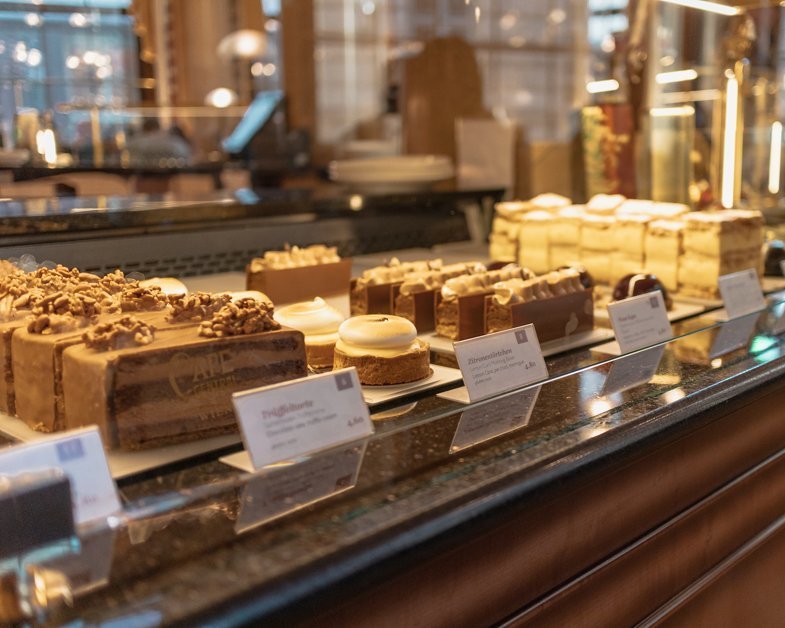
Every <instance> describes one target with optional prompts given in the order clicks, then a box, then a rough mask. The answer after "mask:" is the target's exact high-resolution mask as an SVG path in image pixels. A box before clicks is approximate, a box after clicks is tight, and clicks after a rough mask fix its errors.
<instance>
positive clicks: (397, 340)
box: [333, 314, 431, 386]
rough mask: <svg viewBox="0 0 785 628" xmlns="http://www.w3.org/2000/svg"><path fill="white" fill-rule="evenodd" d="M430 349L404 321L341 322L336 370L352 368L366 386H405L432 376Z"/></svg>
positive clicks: (361, 318) (373, 318)
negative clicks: (404, 384) (407, 383)
mask: <svg viewBox="0 0 785 628" xmlns="http://www.w3.org/2000/svg"><path fill="white" fill-rule="evenodd" d="M429 358H430V347H429V345H428V343H427V342H423V341H422V340H420V339H419V338H417V329H416V328H415V326H414V325H413V324H412V323H411V322H410V321H408V320H406V319H405V318H402V317H400V316H392V315H379V314H368V315H365V316H354V317H352V318H349V319H347V320H345V321H344V322H343V323H341V326H340V327H339V328H338V341H337V342H336V344H335V361H334V363H333V368H336V369H339V368H347V367H350V366H353V367H355V368H356V369H357V374H358V376H359V378H360V381H361V382H362V383H363V384H369V385H372V386H383V385H387V384H403V383H406V382H413V381H417V380H419V379H424V378H426V377H428V376H429V375H430V372H431V369H430V359H429Z"/></svg>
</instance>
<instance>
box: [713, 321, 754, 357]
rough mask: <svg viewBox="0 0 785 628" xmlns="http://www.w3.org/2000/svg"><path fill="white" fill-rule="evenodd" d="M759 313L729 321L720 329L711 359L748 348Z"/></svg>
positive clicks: (715, 339)
mask: <svg viewBox="0 0 785 628" xmlns="http://www.w3.org/2000/svg"><path fill="white" fill-rule="evenodd" d="M758 316H759V314H758V313H755V314H749V315H748V316H741V317H739V318H735V319H733V320H731V321H728V322H727V323H725V324H724V325H722V327H720V328H719V331H718V332H717V334H716V336H715V338H714V342H712V344H711V349H710V350H709V358H711V359H714V358H719V357H721V356H723V355H725V354H726V353H730V352H731V351H735V350H736V349H742V348H746V347H747V343H749V341H750V336H751V335H752V333H753V332H754V331H755V324H756V323H757V322H758Z"/></svg>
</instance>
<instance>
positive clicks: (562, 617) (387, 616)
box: [303, 382, 785, 627]
mask: <svg viewBox="0 0 785 628" xmlns="http://www.w3.org/2000/svg"><path fill="white" fill-rule="evenodd" d="M783 388H784V386H783V384H782V383H776V382H775V383H773V384H769V385H767V386H765V387H762V388H759V389H756V390H754V391H752V392H750V393H748V394H747V395H744V396H742V397H739V398H736V399H735V400H733V401H732V402H729V403H727V404H724V405H722V406H720V407H718V408H715V409H712V410H710V411H708V412H706V413H703V414H702V415H699V416H696V417H694V418H693V419H691V421H690V425H689V426H685V427H683V428H681V429H680V430H675V431H674V432H673V433H672V434H671V435H670V436H669V438H668V439H666V440H663V439H662V438H660V439H659V440H658V441H657V442H651V443H648V444H646V443H644V444H642V445H641V446H640V447H637V448H635V449H634V450H632V451H630V452H629V453H628V454H626V455H623V456H619V457H618V458H617V459H615V460H610V461H607V462H606V463H605V464H603V465H602V466H601V467H599V468H594V469H592V470H591V471H590V472H588V473H585V474H582V475H581V476H580V477H573V478H572V479H570V480H567V481H565V482H563V483H562V484H561V485H559V486H552V487H549V489H548V490H546V491H544V492H543V493H542V494H540V495H539V496H538V497H536V498H533V499H531V500H530V501H529V502H527V503H522V504H518V505H517V508H516V509H515V510H511V511H510V512H508V513H506V515H505V519H504V520H503V521H498V520H495V521H478V522H476V524H475V525H474V526H473V527H472V529H471V530H462V531H459V532H457V533H456V535H455V536H454V538H451V539H449V540H447V541H446V542H447V543H448V544H449V542H452V544H451V547H449V549H447V550H444V551H441V548H440V552H439V553H438V555H437V556H436V557H434V558H431V559H429V560H427V561H423V562H422V563H420V564H419V565H417V566H416V567H415V568H414V569H408V570H406V571H405V572H404V573H401V574H400V575H397V576H396V577H393V578H390V579H388V580H387V581H385V582H384V583H383V584H380V585H376V586H374V587H373V588H370V589H367V588H364V587H363V575H362V574H361V575H360V576H358V578H357V579H356V581H354V582H352V583H349V584H348V585H347V587H346V588H345V590H341V591H333V592H332V597H331V600H330V601H327V600H319V601H314V606H312V607H309V608H307V609H303V611H304V616H310V620H309V623H312V624H318V625H324V624H325V623H329V624H330V625H348V624H351V625H353V626H357V625H360V626H363V625H365V626H375V627H379V626H401V625H406V626H474V625H486V624H488V623H492V622H496V621H501V620H502V619H504V618H505V617H509V616H514V615H515V614H516V612H517V611H518V610H519V609H523V608H526V607H527V606H532V605H534V604H536V602H537V600H538V599H540V600H541V599H543V598H544V596H546V595H547V594H548V593H549V592H553V591H557V590H559V588H561V587H565V586H566V585H567V584H568V583H570V581H572V580H574V579H575V578H576V577H577V576H579V575H580V574H582V573H583V572H585V571H586V570H588V569H590V568H592V567H593V566H595V565H599V564H601V563H602V562H603V561H605V560H607V559H608V557H610V556H613V555H614V554H616V553H618V552H623V550H624V549H625V548H626V547H627V546H629V545H630V544H631V543H632V542H634V541H635V540H637V539H639V538H641V537H642V536H643V535H645V534H646V533H648V532H650V531H652V530H653V529H655V528H656V527H657V526H661V525H663V524H665V523H666V522H667V521H669V520H670V519H672V518H673V517H674V516H675V515H676V514H677V513H680V512H682V511H684V510H685V509H687V508H689V507H690V506H693V505H694V504H696V503H697V502H698V501H699V500H701V499H706V498H707V497H708V496H709V495H711V494H712V493H713V492H715V491H717V490H718V489H719V488H720V487H721V486H722V485H724V484H725V483H727V482H729V481H731V480H733V479H734V478H737V477H738V476H740V475H741V474H743V473H744V472H746V471H748V470H749V469H751V468H753V467H755V466H756V465H758V464H759V463H760V462H761V461H763V460H765V459H766V458H768V457H769V456H772V455H774V454H776V453H777V452H778V451H780V450H782V449H783V448H784V447H785V421H782V418H781V407H782V401H781V400H782V397H783ZM776 464H777V469H778V468H779V466H780V465H781V463H780V462H779V461H778V462H777V463H776ZM771 469H772V470H774V469H775V467H774V466H772V467H771ZM782 470H785V468H784V469H782ZM782 470H780V471H779V473H780V474H781V475H784V476H785V474H782V472H781V471H782ZM760 473H761V474H763V473H764V471H763V470H761V471H760ZM765 473H766V475H765V477H766V478H771V481H769V480H768V479H767V480H765V481H761V480H760V478H764V475H760V474H755V478H757V479H755V480H753V479H750V480H749V482H750V484H748V485H746V486H745V487H741V488H738V489H736V492H735V493H734V495H736V497H733V498H728V499H723V500H718V501H716V503H715V502H714V501H711V502H710V503H707V504H706V505H705V507H702V508H700V509H699V511H698V512H696V513H695V515H694V517H695V518H693V519H690V520H688V521H685V522H684V523H681V524H679V525H676V526H675V527H673V528H672V531H671V532H669V534H668V535H658V536H657V537H656V539H655V540H656V543H655V542H654V540H653V541H652V542H651V543H649V544H643V545H642V546H641V547H640V548H637V550H636V552H633V553H631V554H630V556H629V557H624V558H619V561H618V563H615V564H614V565H609V566H608V567H606V568H605V569H603V570H601V571H600V572H598V574H597V575H596V576H595V577H593V578H592V579H590V580H587V581H585V582H584V581H578V582H576V583H575V588H574V589H573V590H572V591H569V590H565V591H564V592H563V595H562V596H561V597H560V599H557V600H555V603H550V604H544V605H541V606H539V607H537V610H536V613H535V611H534V610H532V611H531V612H532V614H531V615H530V617H532V618H537V619H538V620H539V621H538V622H535V623H537V625H548V624H549V623H550V621H548V620H549V619H551V618H553V621H555V622H562V623H561V625H582V624H585V623H587V622H588V623H594V621H591V622H589V621H588V620H589V619H590V618H591V619H592V620H594V619H596V620H597V621H599V622H600V623H599V624H598V625H603V621H604V620H605V619H609V618H610V617H611V616H617V617H624V618H625V620H626V619H631V618H633V617H634V618H642V617H645V616H646V615H648V614H649V613H650V612H653V611H654V609H656V608H657V607H658V606H659V605H660V604H662V603H664V602H665V601H666V600H667V599H668V598H669V597H670V596H672V595H674V594H675V593H676V592H678V591H679V590H680V588H682V587H683V586H685V583H686V582H688V581H689V580H690V579H691V578H697V577H699V576H700V575H701V574H702V573H703V571H704V570H705V569H707V568H708V567H709V566H711V565H712V564H714V563H717V562H719V561H720V560H721V559H722V558H723V556H725V555H726V554H727V553H728V552H729V551H731V550H732V549H734V546H735V545H740V544H741V543H743V542H744V540H745V537H746V536H747V535H748V534H753V533H755V532H756V531H757V529H758V528H760V527H761V526H764V525H765V524H766V522H767V519H769V518H770V517H773V516H774V515H775V514H776V513H778V512H781V511H782V510H785V498H784V497H783V495H785V485H784V484H783V483H782V482H781V481H779V480H777V478H776V473H774V474H773V475H772V472H771V471H770V470H766V471H765ZM726 518H727V522H726ZM719 522H724V523H723V526H726V527H717V526H718V524H719ZM687 550H689V552H688V551H687ZM660 552H664V554H663V558H662V560H661V561H660V562H657V563H652V560H654V558H653V557H656V556H658V555H659V553H660ZM615 565H618V566H619V567H618V568H619V569H621V568H622V567H623V568H624V571H623V572H621V571H619V572H617V574H614V572H613V568H614V567H615ZM618 573H624V576H623V577H624V579H625V580H626V582H624V583H623V584H624V587H621V586H615V585H617V584H622V583H619V577H618ZM366 577H372V576H371V575H369V574H366ZM599 591H602V593H601V594H598V593H597V592H599ZM593 597H596V598H597V599H593ZM600 598H602V599H600ZM337 599H341V600H345V602H344V603H343V604H342V605H341V606H339V607H332V608H330V606H332V604H334V601H335V600H337ZM578 600H580V602H578ZM328 608H329V610H327V609H328ZM533 608H534V607H533ZM583 611H585V613H586V614H585V615H584V614H583ZM562 613H563V614H562ZM565 621H567V622H568V623H567V624H565V623H563V622H565ZM605 625H608V624H605Z"/></svg>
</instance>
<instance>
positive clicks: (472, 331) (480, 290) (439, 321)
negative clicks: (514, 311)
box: [436, 264, 533, 340]
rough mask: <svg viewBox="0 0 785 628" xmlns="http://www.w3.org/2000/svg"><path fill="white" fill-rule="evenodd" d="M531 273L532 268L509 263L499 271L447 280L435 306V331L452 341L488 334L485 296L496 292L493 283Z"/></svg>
mask: <svg viewBox="0 0 785 628" xmlns="http://www.w3.org/2000/svg"><path fill="white" fill-rule="evenodd" d="M532 276H533V274H532V272H531V271H530V270H528V269H525V268H521V267H520V266H518V265H516V264H508V265H507V266H504V267H502V268H500V269H499V270H491V271H488V272H485V273H477V274H474V275H462V276H460V277H454V278H452V279H448V280H447V281H446V282H445V283H444V286H443V287H442V289H441V292H440V294H439V299H440V301H439V304H438V305H437V307H436V333H437V334H438V335H439V336H446V337H447V338H450V339H452V340H466V339H467V338H474V337H475V336H481V335H482V334H484V333H485V297H486V296H487V295H489V294H492V293H493V285H494V284H495V283H497V282H499V281H507V280H509V279H516V278H517V279H524V278H529V277H532Z"/></svg>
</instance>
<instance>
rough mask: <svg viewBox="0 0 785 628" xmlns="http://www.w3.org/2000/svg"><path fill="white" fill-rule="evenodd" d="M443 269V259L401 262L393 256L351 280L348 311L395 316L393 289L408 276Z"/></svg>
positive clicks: (356, 313)
mask: <svg viewBox="0 0 785 628" xmlns="http://www.w3.org/2000/svg"><path fill="white" fill-rule="evenodd" d="M441 267H442V260H441V259H431V260H417V261H413V262H401V261H400V260H399V259H398V258H396V257H393V258H392V259H391V260H390V261H389V262H387V263H386V264H382V265H381V266H374V267H373V268H369V269H368V270H365V271H363V274H362V275H360V276H359V277H357V278H355V279H352V281H351V290H350V292H349V308H350V312H351V315H352V316H360V315H363V314H392V313H393V309H394V308H395V303H394V296H395V295H394V294H393V286H397V285H400V284H401V283H403V281H404V279H406V275H408V274H409V273H420V272H428V271H431V270H438V269H440V268H441Z"/></svg>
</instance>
